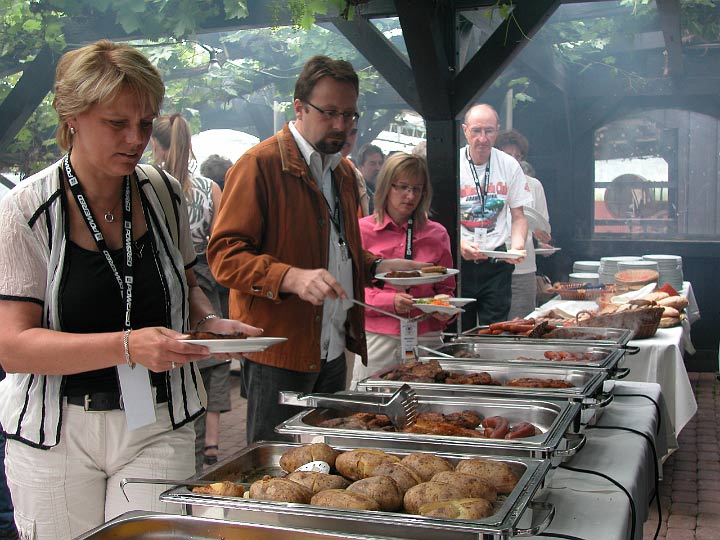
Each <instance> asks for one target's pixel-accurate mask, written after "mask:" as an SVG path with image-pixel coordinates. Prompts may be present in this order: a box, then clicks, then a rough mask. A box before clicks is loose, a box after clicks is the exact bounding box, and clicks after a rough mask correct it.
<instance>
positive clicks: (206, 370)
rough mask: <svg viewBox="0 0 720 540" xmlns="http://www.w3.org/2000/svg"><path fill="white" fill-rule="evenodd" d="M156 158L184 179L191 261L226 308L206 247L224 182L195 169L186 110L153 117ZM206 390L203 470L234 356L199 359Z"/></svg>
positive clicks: (212, 450)
mask: <svg viewBox="0 0 720 540" xmlns="http://www.w3.org/2000/svg"><path fill="white" fill-rule="evenodd" d="M150 143H151V147H152V153H153V159H154V160H155V163H157V164H158V165H160V166H162V167H163V168H164V169H165V170H166V171H168V172H169V173H170V174H172V175H173V176H174V177H175V178H177V179H178V180H179V181H180V185H181V186H182V190H183V194H184V195H185V203H186V204H187V208H188V212H189V218H190V237H191V238H192V241H193V245H194V246H195V255H196V256H197V264H196V265H195V266H194V267H193V271H194V272H195V277H196V279H197V282H198V285H200V288H201V289H202V291H203V292H204V293H205V296H207V298H208V300H210V303H211V304H212V307H213V310H214V312H215V313H216V314H221V313H222V308H221V305H220V295H219V293H218V289H217V283H215V278H214V277H213V276H212V274H211V273H210V268H208V264H207V258H206V257H205V250H206V249H207V243H208V239H209V238H210V232H211V231H212V226H213V222H214V221H215V215H216V209H217V207H218V206H219V204H220V186H219V185H217V183H215V182H214V181H213V180H211V179H209V178H205V177H204V176H199V175H196V174H193V173H192V172H191V171H190V168H189V167H190V160H191V159H192V160H193V161H194V160H195V156H194V154H193V152H192V133H191V131H190V125H189V124H188V123H187V120H185V119H184V118H183V117H182V115H180V114H172V115H167V116H160V117H158V118H156V119H155V121H154V122H153V134H152V138H151V139H150ZM198 367H199V368H200V375H201V376H202V379H203V384H204V385H205V391H206V393H207V405H206V406H205V408H206V410H207V412H206V414H205V415H203V416H201V417H200V418H198V419H197V420H196V421H195V463H196V470H197V471H201V470H202V466H203V463H205V464H207V465H213V464H215V463H217V455H218V444H219V439H220V413H221V412H227V411H229V410H230V408H231V405H230V362H229V361H227V360H221V359H218V358H215V357H214V356H211V357H210V358H206V359H205V360H201V361H200V362H198Z"/></svg>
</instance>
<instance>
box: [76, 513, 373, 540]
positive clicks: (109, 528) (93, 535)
mask: <svg viewBox="0 0 720 540" xmlns="http://www.w3.org/2000/svg"><path fill="white" fill-rule="evenodd" d="M222 538H227V539H228V540H230V539H232V540H345V539H357V540H361V539H367V538H368V537H367V536H357V535H354V534H350V535H348V534H342V535H338V534H332V533H327V532H321V531H312V530H304V529H289V528H285V527H279V526H270V525H253V524H249V523H238V522H234V521H224V520H219V519H210V518H201V517H194V516H178V515H174V514H162V513H157V512H143V511H134V512H127V513H125V514H122V515H121V516H118V517H116V518H115V519H112V520H110V521H108V522H107V523H105V524H104V525H101V526H100V527H98V528H96V529H93V530H91V531H88V532H86V533H85V534H83V535H81V536H78V537H77V538H75V540H218V539H222Z"/></svg>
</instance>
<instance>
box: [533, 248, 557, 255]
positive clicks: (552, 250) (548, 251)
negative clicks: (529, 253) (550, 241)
mask: <svg viewBox="0 0 720 540" xmlns="http://www.w3.org/2000/svg"><path fill="white" fill-rule="evenodd" d="M561 249H562V248H558V247H556V248H535V255H552V254H553V253H555V252H556V251H560V250H561Z"/></svg>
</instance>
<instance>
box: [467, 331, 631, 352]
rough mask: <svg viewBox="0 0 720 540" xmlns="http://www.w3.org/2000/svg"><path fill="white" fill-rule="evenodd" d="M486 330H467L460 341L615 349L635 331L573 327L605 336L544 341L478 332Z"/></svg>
mask: <svg viewBox="0 0 720 540" xmlns="http://www.w3.org/2000/svg"><path fill="white" fill-rule="evenodd" d="M482 328H485V327H484V326H476V327H475V328H471V329H470V330H466V331H464V332H462V333H461V334H458V335H457V338H458V339H461V340H465V339H473V340H483V341H486V340H487V341H489V342H497V343H517V342H522V343H575V344H577V343H587V344H591V345H607V346H613V347H625V346H626V345H627V344H628V341H630V339H631V338H632V336H633V331H632V330H629V329H627V328H591V327H587V326H573V327H572V330H573V331H575V330H577V331H578V333H580V334H587V335H588V336H603V337H602V338H600V339H557V338H552V339H543V338H529V337H527V336H511V335H506V336H503V335H498V336H493V335H487V334H478V333H477V332H478V330H481V329H482Z"/></svg>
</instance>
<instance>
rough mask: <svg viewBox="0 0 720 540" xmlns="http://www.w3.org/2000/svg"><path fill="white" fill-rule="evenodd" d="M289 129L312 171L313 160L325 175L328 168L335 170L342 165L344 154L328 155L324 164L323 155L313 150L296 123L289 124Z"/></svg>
mask: <svg viewBox="0 0 720 540" xmlns="http://www.w3.org/2000/svg"><path fill="white" fill-rule="evenodd" d="M288 127H289V128H290V133H292V136H293V137H294V138H295V142H296V143H297V145H298V148H299V149H300V153H301V154H302V156H303V159H304V160H305V163H307V164H308V166H309V167H310V170H313V166H312V163H313V160H318V163H319V164H320V169H321V170H322V171H323V173H324V172H325V171H326V170H327V169H328V168H330V169H332V170H335V167H337V166H338V165H339V164H340V160H341V159H342V154H341V153H340V152H337V153H336V154H332V155H328V156H327V158H328V159H327V160H325V162H324V163H323V159H322V158H323V154H321V153H320V152H318V151H317V150H315V148H313V146H312V145H311V144H310V143H309V142H308V141H307V140H306V139H305V137H303V136H302V133H300V132H299V131H298V129H297V128H296V127H295V122H288ZM315 156H317V157H315ZM316 180H318V179H316Z"/></svg>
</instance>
